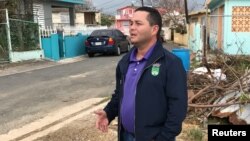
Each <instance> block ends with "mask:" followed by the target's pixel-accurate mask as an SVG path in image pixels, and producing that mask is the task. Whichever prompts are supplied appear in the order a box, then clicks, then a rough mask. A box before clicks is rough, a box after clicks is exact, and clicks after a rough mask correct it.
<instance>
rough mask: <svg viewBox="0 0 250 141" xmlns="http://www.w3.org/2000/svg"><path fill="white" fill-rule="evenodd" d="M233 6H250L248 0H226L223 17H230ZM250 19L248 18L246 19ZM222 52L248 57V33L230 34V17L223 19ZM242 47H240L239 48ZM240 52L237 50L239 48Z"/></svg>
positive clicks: (249, 0) (249, 36)
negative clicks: (246, 55)
mask: <svg viewBox="0 0 250 141" xmlns="http://www.w3.org/2000/svg"><path fill="white" fill-rule="evenodd" d="M233 6H250V0H226V1H225V11H224V12H225V15H232V7H233ZM247 18H250V17H247ZM223 30H224V43H223V46H224V52H225V53H228V54H248V55H250V32H232V17H231V16H227V17H224V29H223ZM241 46H242V47H241ZM240 47H241V48H242V50H239V48H240Z"/></svg>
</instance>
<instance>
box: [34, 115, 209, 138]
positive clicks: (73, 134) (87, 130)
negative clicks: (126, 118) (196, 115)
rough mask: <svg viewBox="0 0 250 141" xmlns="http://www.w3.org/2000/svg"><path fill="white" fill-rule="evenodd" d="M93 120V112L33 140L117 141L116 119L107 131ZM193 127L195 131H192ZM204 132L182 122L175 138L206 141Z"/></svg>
mask: <svg viewBox="0 0 250 141" xmlns="http://www.w3.org/2000/svg"><path fill="white" fill-rule="evenodd" d="M95 120H96V117H95V115H94V114H91V115H88V116H85V117H83V118H81V119H78V120H76V121H74V122H72V123H70V124H68V125H67V126H64V127H63V128H61V129H59V130H57V131H56V132H53V133H50V134H48V135H47V136H44V137H41V138H38V139H37V140H35V141H117V132H116V130H117V122H116V121H114V122H112V123H111V125H110V126H109V132H108V133H102V132H100V131H99V130H97V129H96V128H95ZM194 129H195V132H192V131H193V130H194ZM198 133H201V135H202V138H198V139H196V138H197V137H195V136H197V134H198ZM206 134H207V133H206V130H204V129H201V128H200V127H199V126H198V125H193V124H188V123H184V124H183V130H182V133H181V134H180V135H179V136H178V137H177V139H176V140H177V141H206V140H207V136H206ZM198 135H199V134H198ZM192 136H194V137H192Z"/></svg>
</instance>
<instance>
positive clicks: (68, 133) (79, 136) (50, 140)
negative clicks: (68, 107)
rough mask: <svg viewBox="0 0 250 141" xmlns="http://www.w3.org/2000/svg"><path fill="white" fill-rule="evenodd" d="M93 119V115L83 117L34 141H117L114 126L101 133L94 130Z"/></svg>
mask: <svg viewBox="0 0 250 141" xmlns="http://www.w3.org/2000/svg"><path fill="white" fill-rule="evenodd" d="M95 119H96V117H95V115H93V114H91V115H88V116H85V117H83V118H81V119H78V120H76V121H74V122H72V123H70V124H68V125H67V126H65V127H63V128H61V129H59V130H57V131H56V132H53V133H50V134H49V135H47V136H44V137H41V138H38V139H37V140H35V141H117V133H116V129H117V128H116V125H113V124H112V125H111V126H110V129H109V132H108V133H102V132H100V131H99V130H97V129H96V128H95Z"/></svg>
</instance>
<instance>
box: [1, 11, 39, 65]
mask: <svg viewBox="0 0 250 141" xmlns="http://www.w3.org/2000/svg"><path fill="white" fill-rule="evenodd" d="M39 49H40V36H39V26H38V24H37V23H34V22H31V21H25V20H20V19H13V18H9V14H8V10H7V9H0V63H1V62H5V61H9V60H10V54H11V52H13V51H17V52H20V51H30V50H39Z"/></svg>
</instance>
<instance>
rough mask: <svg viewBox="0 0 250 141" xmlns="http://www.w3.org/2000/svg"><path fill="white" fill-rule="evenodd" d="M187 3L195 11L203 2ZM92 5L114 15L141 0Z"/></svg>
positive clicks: (100, 0) (99, 1)
mask: <svg viewBox="0 0 250 141" xmlns="http://www.w3.org/2000/svg"><path fill="white" fill-rule="evenodd" d="M144 1H146V0H144ZM151 1H152V2H154V1H156V0H151ZM187 1H188V3H189V7H191V5H195V7H196V9H200V7H202V5H203V4H204V1H205V0H187ZM92 3H93V5H94V6H95V7H96V8H97V9H99V10H102V11H103V12H104V13H107V14H111V15H115V14H116V10H117V9H119V8H121V7H124V6H128V5H131V4H132V3H134V4H135V5H140V4H141V0H92ZM145 4H147V3H145ZM148 4H149V3H148ZM192 7H193V6H192Z"/></svg>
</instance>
